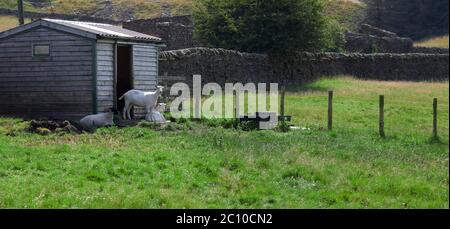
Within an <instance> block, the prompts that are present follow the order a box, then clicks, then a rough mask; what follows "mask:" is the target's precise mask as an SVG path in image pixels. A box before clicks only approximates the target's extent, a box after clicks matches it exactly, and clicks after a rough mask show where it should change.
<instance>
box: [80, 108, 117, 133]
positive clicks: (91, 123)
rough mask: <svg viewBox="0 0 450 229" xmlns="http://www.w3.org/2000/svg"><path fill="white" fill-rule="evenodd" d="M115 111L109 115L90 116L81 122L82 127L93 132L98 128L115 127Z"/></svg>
mask: <svg viewBox="0 0 450 229" xmlns="http://www.w3.org/2000/svg"><path fill="white" fill-rule="evenodd" d="M114 113H115V111H114V110H111V111H110V112H108V113H100V114H95V115H88V116H86V117H84V118H82V119H81V120H80V125H81V127H83V129H84V130H91V129H93V128H96V127H105V126H113V125H114V120H113V118H114Z"/></svg>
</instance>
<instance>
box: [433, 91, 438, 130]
mask: <svg viewBox="0 0 450 229" xmlns="http://www.w3.org/2000/svg"><path fill="white" fill-rule="evenodd" d="M437 109H438V99H437V98H434V99H433V137H434V138H437V137H438V126H437V125H438V123H437V122H438V121H437V112H438V111H437Z"/></svg>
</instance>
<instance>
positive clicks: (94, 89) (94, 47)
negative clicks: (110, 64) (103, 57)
mask: <svg viewBox="0 0 450 229" xmlns="http://www.w3.org/2000/svg"><path fill="white" fill-rule="evenodd" d="M92 113H93V114H97V113H98V103H97V41H96V40H94V41H92Z"/></svg>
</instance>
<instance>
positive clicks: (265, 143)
mask: <svg viewBox="0 0 450 229" xmlns="http://www.w3.org/2000/svg"><path fill="white" fill-rule="evenodd" d="M329 89H333V90H334V91H335V108H334V109H335V130H334V131H332V132H328V131H326V130H324V127H325V126H326V107H327V96H326V95H327V92H326V91H327V90H329ZM448 89H449V85H448V82H445V83H410V82H377V81H360V80H355V79H351V78H340V79H323V80H320V81H318V82H316V83H312V84H309V85H306V86H303V87H296V88H293V89H292V92H290V93H288V95H287V104H286V105H287V114H290V115H294V120H293V122H294V123H295V124H297V125H299V126H301V127H308V128H309V129H305V130H302V131H291V132H288V133H281V132H276V131H260V132H257V131H253V132H244V131H239V130H234V129H221V128H212V127H207V126H205V125H203V124H199V123H196V122H188V123H184V124H179V125H178V127H181V128H179V129H181V130H175V131H174V130H173V128H172V129H169V128H167V129H165V130H163V131H154V130H151V129H149V128H138V127H134V128H124V129H119V128H109V129H99V130H97V132H96V133H94V134H82V135H69V134H67V135H63V136H59V135H54V134H52V135H48V136H41V135H37V134H31V133H28V132H26V131H24V128H26V126H27V124H26V123H24V122H22V121H20V120H17V119H10V118H1V119H0V208H448V207H449V172H448V171H449V170H448V169H449V148H448V147H449V145H448V144H449V143H448V140H449V136H448V128H449V120H448V117H449V116H448V115H449V113H448V112H449V108H448V97H449V94H448ZM379 94H384V95H385V96H386V128H387V129H386V132H387V138H386V139H381V138H379V137H378V136H377V133H376V132H377V127H376V126H377V107H378V104H377V99H378V95H379ZM434 97H437V98H439V101H440V103H439V127H440V129H439V132H440V134H441V141H430V136H431V122H432V120H431V117H432V112H431V111H432V109H431V108H432V106H431V105H432V99H433V98H434Z"/></svg>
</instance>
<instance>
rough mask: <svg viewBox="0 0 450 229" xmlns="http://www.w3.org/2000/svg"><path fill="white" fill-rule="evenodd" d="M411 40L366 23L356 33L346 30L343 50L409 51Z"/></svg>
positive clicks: (361, 51) (411, 47) (374, 51)
mask: <svg viewBox="0 0 450 229" xmlns="http://www.w3.org/2000/svg"><path fill="white" fill-rule="evenodd" d="M412 49H413V40H411V39H410V38H403V37H399V36H398V35H397V34H396V33H393V32H390V31H386V30H383V29H380V28H377V27H374V26H371V25H368V24H362V25H361V26H360V28H359V32H358V33H352V32H347V34H346V44H345V50H346V51H347V52H357V53H409V52H411V50H412Z"/></svg>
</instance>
